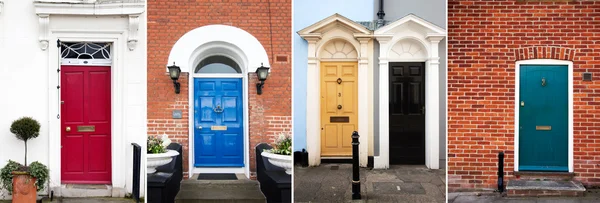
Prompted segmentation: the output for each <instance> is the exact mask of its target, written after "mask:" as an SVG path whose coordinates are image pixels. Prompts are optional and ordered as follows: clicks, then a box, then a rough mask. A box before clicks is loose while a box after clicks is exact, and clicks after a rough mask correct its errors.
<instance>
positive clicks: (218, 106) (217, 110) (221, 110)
mask: <svg viewBox="0 0 600 203" xmlns="http://www.w3.org/2000/svg"><path fill="white" fill-rule="evenodd" d="M213 111H215V113H222V112H223V108H221V106H220V105H217V108H214V109H213Z"/></svg>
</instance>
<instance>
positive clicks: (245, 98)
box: [188, 52, 250, 179]
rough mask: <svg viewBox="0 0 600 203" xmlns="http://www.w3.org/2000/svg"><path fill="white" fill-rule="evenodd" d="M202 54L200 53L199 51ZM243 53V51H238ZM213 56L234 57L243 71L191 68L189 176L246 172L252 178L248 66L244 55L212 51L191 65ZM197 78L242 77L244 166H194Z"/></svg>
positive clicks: (199, 57)
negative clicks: (206, 71) (212, 71)
mask: <svg viewBox="0 0 600 203" xmlns="http://www.w3.org/2000/svg"><path fill="white" fill-rule="evenodd" d="M199 54H200V53H199ZM238 54H241V53H238ZM211 56H226V57H227V58H230V59H232V60H233V61H235V62H236V63H237V64H238V65H239V66H240V68H241V69H242V73H239V74H198V73H194V71H195V70H194V69H195V68H190V75H191V77H188V80H189V81H188V84H189V85H188V89H189V91H188V94H189V109H188V112H189V116H188V118H189V119H188V120H189V141H188V145H189V150H188V157H189V158H188V162H189V167H190V174H189V175H188V178H190V179H191V178H192V176H193V175H194V174H196V173H244V175H246V177H247V178H250V163H249V160H250V154H249V152H250V151H249V150H250V149H249V145H250V144H249V143H250V132H249V131H250V129H249V127H248V126H249V121H248V119H249V116H248V113H249V112H248V82H249V80H248V68H247V67H246V66H245V65H244V64H245V63H244V62H243V59H242V57H237V59H236V57H233V55H232V54H230V53H223V52H212V53H209V54H205V55H198V56H197V58H198V60H195V61H196V62H194V63H195V65H194V66H191V67H196V66H197V65H198V64H199V63H200V62H201V61H202V60H204V59H206V58H208V57H211ZM195 78H241V79H242V84H243V87H242V88H243V91H242V98H243V101H242V103H243V105H244V107H243V119H244V121H243V125H242V126H243V128H244V129H243V130H242V132H243V135H242V136H243V140H244V141H243V143H244V151H243V153H244V166H243V167H195V166H194V162H195V159H194V152H195V149H196V148H195V145H194V138H195V132H196V131H195V126H194V125H195V124H194V119H195V117H194V102H195V97H194V79H195Z"/></svg>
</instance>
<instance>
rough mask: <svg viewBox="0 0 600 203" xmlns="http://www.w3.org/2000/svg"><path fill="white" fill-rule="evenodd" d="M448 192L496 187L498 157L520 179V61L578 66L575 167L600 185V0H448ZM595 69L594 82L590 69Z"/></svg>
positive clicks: (585, 179) (584, 178)
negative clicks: (558, 61)
mask: <svg viewBox="0 0 600 203" xmlns="http://www.w3.org/2000/svg"><path fill="white" fill-rule="evenodd" d="M448 23H449V25H448V60H449V63H448V179H449V180H448V181H449V182H448V184H449V185H448V189H449V191H461V190H462V191H465V190H479V189H492V188H495V187H496V181H497V175H496V173H497V167H498V166H497V154H498V152H499V151H505V152H506V159H505V171H506V172H505V175H506V176H505V177H506V178H508V179H511V178H514V176H513V171H514V164H513V163H514V143H515V141H514V125H515V122H514V116H515V113H514V99H515V95H514V92H515V89H514V88H515V62H516V61H517V60H524V59H533V58H552V59H562V60H565V59H566V60H571V61H573V63H574V67H573V70H574V71H573V72H574V76H573V81H574V84H573V86H574V95H573V97H574V99H573V100H574V170H575V171H574V172H575V174H576V175H575V177H574V179H575V180H579V181H581V182H582V183H583V184H584V185H587V186H598V185H600V81H599V80H600V1H577V2H543V3H541V2H534V3H531V2H517V1H515V0H477V1H475V0H465V1H461V0H449V1H448ZM584 72H592V73H593V74H594V76H593V80H592V81H582V73H584Z"/></svg>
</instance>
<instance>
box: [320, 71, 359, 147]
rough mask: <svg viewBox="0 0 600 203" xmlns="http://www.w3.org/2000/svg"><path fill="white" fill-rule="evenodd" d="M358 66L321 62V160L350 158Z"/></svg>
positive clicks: (356, 126) (356, 102) (356, 106)
mask: <svg viewBox="0 0 600 203" xmlns="http://www.w3.org/2000/svg"><path fill="white" fill-rule="evenodd" d="M357 89H358V64H357V63H356V62H321V156H325V157H342V156H351V155H352V137H351V136H352V132H353V131H355V130H358V93H357V92H358V90H357Z"/></svg>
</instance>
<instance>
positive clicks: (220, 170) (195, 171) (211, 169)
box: [189, 167, 248, 179]
mask: <svg viewBox="0 0 600 203" xmlns="http://www.w3.org/2000/svg"><path fill="white" fill-rule="evenodd" d="M246 168H247V167H240V168H237V167H231V168H226V167H222V168H219V167H206V168H202V167H195V168H193V170H192V171H193V173H192V174H189V176H190V177H189V178H190V179H192V178H193V177H192V176H194V174H198V173H235V174H240V173H243V174H246V170H245V169H246ZM246 177H248V176H247V175H246Z"/></svg>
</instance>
